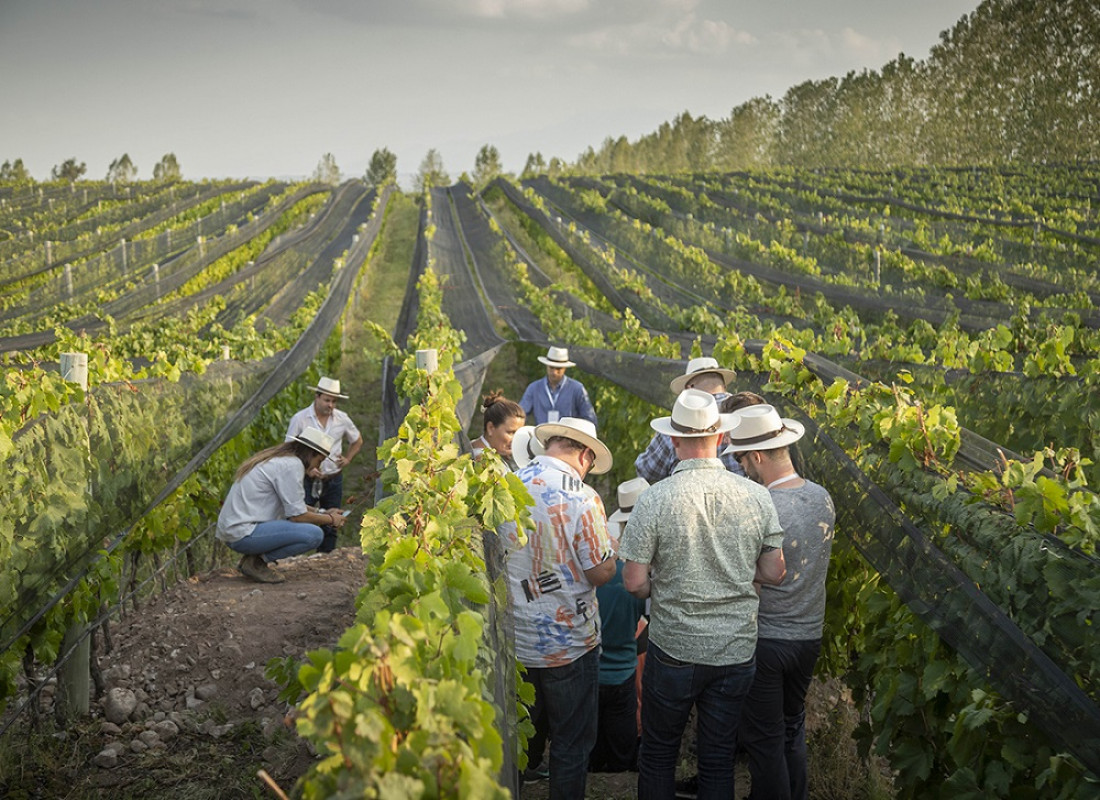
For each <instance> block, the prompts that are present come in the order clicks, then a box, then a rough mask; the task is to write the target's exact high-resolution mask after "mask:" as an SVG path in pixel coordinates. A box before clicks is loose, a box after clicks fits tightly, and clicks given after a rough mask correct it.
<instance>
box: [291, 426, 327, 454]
mask: <svg viewBox="0 0 1100 800" xmlns="http://www.w3.org/2000/svg"><path fill="white" fill-rule="evenodd" d="M294 441H296V442H301V443H302V444H304V445H308V446H309V447H311V448H313V449H314V450H316V451H317V452H318V453H320V454H321V455H323V456H327V455H329V454H330V453H331V452H332V448H333V447H335V445H336V440H335V439H334V438H332V437H331V436H329V435H328V434H327V433H325V432H324V431H323V430H321V429H320V428H306V429H305V430H304V431H302V432H301V433H299V434H298V435H297V436H295V437H294Z"/></svg>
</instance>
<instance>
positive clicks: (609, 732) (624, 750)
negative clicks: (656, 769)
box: [588, 673, 638, 772]
mask: <svg viewBox="0 0 1100 800" xmlns="http://www.w3.org/2000/svg"><path fill="white" fill-rule="evenodd" d="M637 768H638V692H637V687H636V686H635V683H634V675H633V673H632V674H631V676H630V677H629V678H628V679H627V680H625V681H623V682H622V683H620V684H618V685H617V686H615V685H601V686H600V713H599V721H598V722H597V723H596V746H595V747H594V748H592V757H591V758H590V759H589V761H588V769H589V770H591V771H592V772H626V771H627V770H632V769H637Z"/></svg>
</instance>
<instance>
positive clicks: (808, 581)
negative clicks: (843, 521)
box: [759, 481, 836, 640]
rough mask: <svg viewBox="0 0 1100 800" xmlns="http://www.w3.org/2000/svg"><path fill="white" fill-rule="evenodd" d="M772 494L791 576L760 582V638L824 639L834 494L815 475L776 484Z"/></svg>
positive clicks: (833, 517)
mask: <svg viewBox="0 0 1100 800" xmlns="http://www.w3.org/2000/svg"><path fill="white" fill-rule="evenodd" d="M771 496H772V500H773V501H774V502H775V508H776V510H777V511H778V512H779V523H780V524H781V525H782V526H783V533H784V536H783V558H784V559H786V562H787V576H786V577H785V578H784V579H783V583H781V584H780V585H779V586H766V585H765V586H761V588H760V612H759V616H760V633H759V635H760V638H762V639H785V640H805V639H820V638H821V629H822V625H823V623H824V620H825V577H826V574H827V573H828V571H829V554H830V552H831V551H832V548H833V526H834V524H835V522H836V512H835V511H834V509H833V500H832V498H831V497H830V496H829V493H828V492H827V491H825V489H824V488H822V487H821V486H818V485H817V484H816V483H813V482H812V481H806V482H805V484H804V485H802V486H798V487H795V488H788V487H786V486H783V485H780V486H776V487H775V488H774V489H772V490H771Z"/></svg>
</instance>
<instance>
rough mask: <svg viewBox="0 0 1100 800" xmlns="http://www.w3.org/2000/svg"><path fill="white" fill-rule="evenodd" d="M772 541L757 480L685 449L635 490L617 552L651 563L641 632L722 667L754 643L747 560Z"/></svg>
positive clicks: (775, 536)
mask: <svg viewBox="0 0 1100 800" xmlns="http://www.w3.org/2000/svg"><path fill="white" fill-rule="evenodd" d="M782 543H783V531H782V529H781V528H780V527H779V517H778V516H777V515H776V511H775V506H774V504H773V503H772V499H771V495H770V494H769V493H768V490H767V489H765V488H764V487H763V486H760V485H759V484H756V483H753V482H752V481H750V480H748V479H747V478H742V477H740V476H737V475H733V474H731V473H730V472H727V471H726V468H725V466H724V465H723V464H722V462H721V461H719V460H718V459H717V458H693V459H690V460H688V461H681V462H680V463H679V464H677V465H676V467H675V469H674V470H673V472H672V475H671V476H669V477H668V478H666V479H665V480H663V481H660V482H659V483H656V484H654V485H653V486H651V487H650V488H649V489H647V490H646V491H645V492H644V493H643V494H642V495H641V497H639V498H638V502H637V504H636V505H635V506H634V511H633V512H632V513H631V515H630V521H629V522H627V524H626V530H625V531H624V532H623V537H622V544H621V546H620V548H619V555H620V557H622V558H624V559H627V560H629V561H634V562H637V563H640V564H650V565H651V566H652V573H651V575H650V593H651V594H650V597H651V600H652V604H651V608H652V617H651V619H650V628H649V637H650V639H651V640H652V641H653V642H655V643H656V644H657V646H658V647H660V648H661V649H662V650H664V651H665V652H666V653H668V654H669V655H670V656H672V657H673V658H678V659H680V660H681V661H689V662H691V663H694V664H709V665H714V666H722V665H726V664H742V663H744V662H746V661H748V660H749V659H751V658H752V656H753V653H754V652H755V651H756V608H757V596H756V591H755V590H754V589H753V585H752V579H753V576H754V575H755V573H756V560H757V559H758V558H759V557H760V553H761V550H762V548H764V547H765V546H768V547H780V546H781V545H782Z"/></svg>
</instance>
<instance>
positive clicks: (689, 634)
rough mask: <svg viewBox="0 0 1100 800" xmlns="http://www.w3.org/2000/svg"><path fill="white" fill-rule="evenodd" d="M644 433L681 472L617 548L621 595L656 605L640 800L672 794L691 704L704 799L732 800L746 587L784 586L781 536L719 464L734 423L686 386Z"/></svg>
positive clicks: (753, 493)
mask: <svg viewBox="0 0 1100 800" xmlns="http://www.w3.org/2000/svg"><path fill="white" fill-rule="evenodd" d="M650 424H651V427H652V428H653V429H654V430H655V431H657V432H658V433H664V434H666V435H668V436H670V437H672V443H673V446H674V447H675V449H676V455H677V457H678V458H679V464H677V466H676V468H675V469H674V471H673V473H672V475H671V476H670V477H668V478H667V479H665V480H663V481H661V482H660V483H658V484H656V485H655V486H653V487H651V488H650V489H649V490H648V491H647V492H645V493H644V494H643V495H642V496H641V497H640V498H639V499H638V503H637V504H636V505H635V506H634V511H633V513H632V514H631V517H630V521H629V522H628V523H627V526H626V530H625V531H624V532H623V537H622V544H621V546H620V550H619V553H620V556H621V557H622V558H624V559H625V560H626V565H625V566H624V568H623V583H624V584H625V585H626V588H627V590H628V591H630V592H631V593H632V594H634V595H635V596H636V597H650V598H651V606H652V616H651V619H650V629H649V650H648V655H647V656H646V666H645V673H644V675H643V678H642V746H641V752H640V753H639V756H638V769H639V774H638V797H639V798H640V800H647V798H669V797H672V796H673V794H674V792H675V773H676V762H677V760H678V758H679V752H680V739H681V737H682V736H683V731H684V726H685V725H686V723H687V720H688V716H689V714H690V713H691V709H692V707H693V706H694V707H695V708H696V712H697V719H698V762H699V796H700V797H732V796H733V791H734V785H733V783H734V781H733V766H734V748H735V745H736V739H737V726H738V721H739V717H740V709H741V703H742V701H743V699H744V697H745V695H746V694H747V693H748V691H749V687H750V686H751V685H752V680H753V675H754V673H755V662H754V658H753V656H754V653H755V650H756V611H757V605H758V599H757V594H756V591H755V590H754V588H753V582H754V581H758V582H760V583H768V584H777V583H779V582H780V581H782V580H783V576H784V575H785V573H786V565H785V562H784V560H783V550H782V545H783V531H782V529H781V528H780V526H779V518H778V515H777V514H776V510H775V505H774V503H773V502H772V499H771V496H770V494H769V493H768V491H767V490H766V489H764V487H762V486H760V485H759V484H754V483H753V482H752V481H749V480H747V479H746V478H744V477H741V476H738V475H733V474H732V473H730V472H728V471H727V470H726V469H725V467H724V466H723V465H722V462H721V461H719V460H718V457H717V455H718V452H717V451H718V442H719V440H720V438H721V436H722V434H723V433H725V432H726V431H728V430H730V429H731V428H732V427H734V425H735V424H736V414H729V415H724V414H719V412H718V406H717V404H716V403H715V401H714V396H713V395H711V394H708V393H707V392H701V391H698V390H695V389H686V390H684V391H683V392H682V393H681V394H680V396H679V397H678V398H677V399H676V404H675V406H673V409H672V415H671V416H670V417H661V418H659V419H655V420H653V422H652V423H650Z"/></svg>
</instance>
